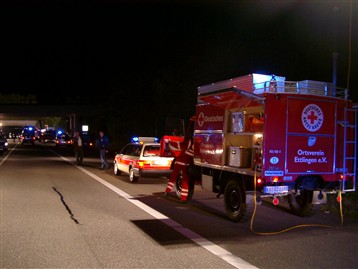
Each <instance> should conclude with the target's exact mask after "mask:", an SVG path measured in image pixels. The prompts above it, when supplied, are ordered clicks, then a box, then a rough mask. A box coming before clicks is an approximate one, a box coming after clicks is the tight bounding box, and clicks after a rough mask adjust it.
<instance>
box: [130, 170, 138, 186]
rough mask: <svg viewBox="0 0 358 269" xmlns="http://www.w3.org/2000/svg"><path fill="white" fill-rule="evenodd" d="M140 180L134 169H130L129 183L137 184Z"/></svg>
mask: <svg viewBox="0 0 358 269" xmlns="http://www.w3.org/2000/svg"><path fill="white" fill-rule="evenodd" d="M138 178H139V177H137V176H135V175H134V169H133V168H132V167H131V168H129V181H130V182H132V183H135V182H137V181H138Z"/></svg>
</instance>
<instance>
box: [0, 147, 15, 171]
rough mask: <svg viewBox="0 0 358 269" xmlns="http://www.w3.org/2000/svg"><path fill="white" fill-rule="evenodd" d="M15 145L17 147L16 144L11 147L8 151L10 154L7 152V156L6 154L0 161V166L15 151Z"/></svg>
mask: <svg viewBox="0 0 358 269" xmlns="http://www.w3.org/2000/svg"><path fill="white" fill-rule="evenodd" d="M17 145H18V144H16V145H15V147H13V148H12V149H11V150H10V152H9V153H8V154H6V156H5V158H4V159H2V160H1V162H0V166H1V165H2V164H3V163H4V162H5V161H6V159H7V158H9V156H10V154H11V153H12V152H13V151H14V149H16V147H17ZM3 154H5V152H4V153H3Z"/></svg>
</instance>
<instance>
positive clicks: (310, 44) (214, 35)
mask: <svg viewBox="0 0 358 269" xmlns="http://www.w3.org/2000/svg"><path fill="white" fill-rule="evenodd" d="M350 6H351V2H350V1H310V0H309V1H289V0H286V1H241V0H240V1H226V0H218V1H211V0H205V1H195V0H192V1H170V0H167V1H150V0H147V1H135V0H132V1H119V0H118V1H116V0H112V1H106V0H103V1H55V0H49V1H16V0H11V1H1V4H0V20H1V28H2V31H1V43H2V49H1V61H0V65H1V69H2V70H1V75H0V92H1V93H2V94H9V93H16V94H24V95H27V94H34V95H36V96H37V100H38V102H39V103H48V104H62V103H86V104H87V103H88V104H90V103H103V104H105V105H106V106H107V107H112V110H113V111H114V110H120V109H121V108H122V110H124V109H125V110H127V109H130V108H133V107H136V108H137V111H138V112H139V113H147V112H148V113H149V112H150V113H156V114H160V115H161V114H163V115H164V114H166V115H173V116H178V115H179V116H180V115H183V116H187V115H190V114H191V113H192V112H193V110H194V105H195V102H196V98H195V97H196V89H197V87H198V86H200V85H204V84H208V83H212V82H216V81H220V80H225V79H229V78H233V77H237V76H242V75H246V74H250V73H263V74H276V75H279V76H285V77H286V80H290V81H299V80H306V79H308V80H318V81H327V82H331V81H332V73H333V71H332V70H333V64H332V52H333V51H337V52H338V64H337V86H339V87H343V88H346V87H347V86H349V88H350V90H351V94H352V98H353V99H357V97H358V93H357V92H358V81H357V80H358V79H357V78H358V1H353V2H352V9H351V12H352V21H351V25H352V29H351V31H350ZM350 32H351V48H352V51H351V54H350V53H349V37H350V35H349V33H350ZM349 55H351V57H350V58H349ZM349 59H350V61H351V65H350V67H349ZM349 70H350V73H348V71H349ZM348 74H349V75H350V80H349V85H347V84H348V83H347V79H348ZM91 91H92V92H93V93H90V92H91ZM143 100H144V101H143ZM114 107H116V108H114ZM138 107H139V108H138Z"/></svg>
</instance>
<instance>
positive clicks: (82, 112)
mask: <svg viewBox="0 0 358 269" xmlns="http://www.w3.org/2000/svg"><path fill="white" fill-rule="evenodd" d="M97 113H98V107H97V106H94V105H92V106H91V105H38V104H31V105H27V104H24V105H22V104H14V105H12V104H11V105H6V104H5V105H4V104H0V130H4V132H6V130H8V129H19V128H20V129H22V127H23V126H25V125H32V126H36V127H38V128H44V122H43V121H44V119H45V118H49V117H54V118H63V119H65V121H66V125H67V126H65V128H66V129H67V130H68V131H70V132H73V131H74V130H81V126H82V125H83V124H88V122H92V121H93V120H91V118H93V117H95V116H96V114H97Z"/></svg>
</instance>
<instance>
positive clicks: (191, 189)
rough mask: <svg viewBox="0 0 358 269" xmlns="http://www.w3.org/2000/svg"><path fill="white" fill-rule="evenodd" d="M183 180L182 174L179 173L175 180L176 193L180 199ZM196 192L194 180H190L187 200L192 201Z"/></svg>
mask: <svg viewBox="0 0 358 269" xmlns="http://www.w3.org/2000/svg"><path fill="white" fill-rule="evenodd" d="M181 182H182V175H181V173H179V175H178V178H177V180H176V181H175V193H176V195H177V197H178V198H179V199H180V197H181ZM193 194H194V181H192V180H189V191H188V197H187V199H186V200H187V201H190V200H191V198H192V197H193Z"/></svg>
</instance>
